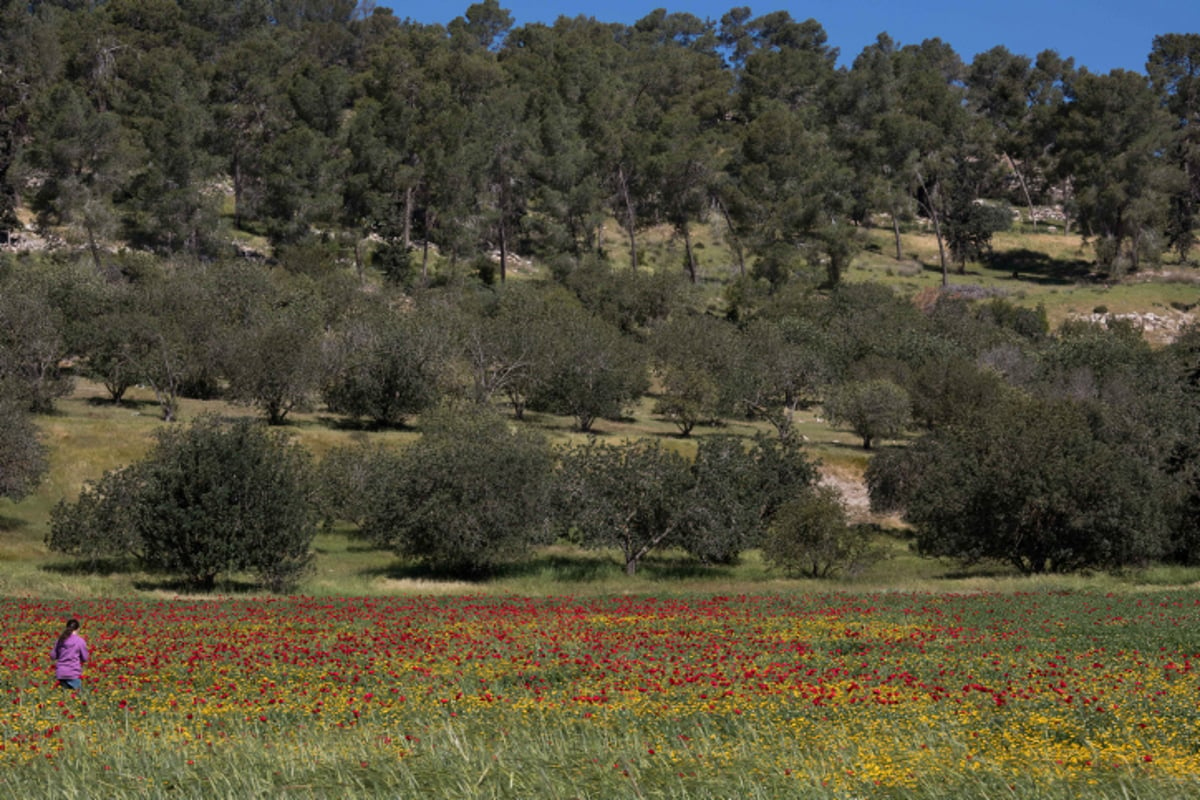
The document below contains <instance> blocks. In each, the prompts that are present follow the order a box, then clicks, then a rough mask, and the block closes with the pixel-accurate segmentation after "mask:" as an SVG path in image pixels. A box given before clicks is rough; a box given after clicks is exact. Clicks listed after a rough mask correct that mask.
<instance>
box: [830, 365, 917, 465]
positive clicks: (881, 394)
mask: <svg viewBox="0 0 1200 800" xmlns="http://www.w3.org/2000/svg"><path fill="white" fill-rule="evenodd" d="M825 414H826V416H828V417H829V419H830V420H832V421H833V422H834V423H838V424H845V425H848V426H849V427H850V429H851V430H853V431H854V432H855V433H856V434H857V435H858V436H859V437H861V438H862V443H863V449H865V450H870V449H871V445H872V444H873V443H874V442H875V441H876V440H877V439H882V438H888V439H890V438H894V437H896V436H899V435H900V434H901V433H903V432H904V429H905V428H906V427H907V426H908V424H909V420H910V419H911V416H912V410H911V402H910V400H909V397H908V392H906V391H904V389H903V387H900V386H897V385H896V384H895V383H892V382H891V381H889V380H885V379H874V380H866V381H850V382H847V383H844V384H842V385H841V386H837V387H835V388H834V389H833V390H832V391H830V393H829V396H828V397H827V398H826V399H825Z"/></svg>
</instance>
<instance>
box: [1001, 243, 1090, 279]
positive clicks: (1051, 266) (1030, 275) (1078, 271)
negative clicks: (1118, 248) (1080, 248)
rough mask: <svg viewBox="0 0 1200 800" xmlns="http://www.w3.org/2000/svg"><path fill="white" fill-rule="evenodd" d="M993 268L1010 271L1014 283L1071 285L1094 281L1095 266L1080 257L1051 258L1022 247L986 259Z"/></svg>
mask: <svg viewBox="0 0 1200 800" xmlns="http://www.w3.org/2000/svg"><path fill="white" fill-rule="evenodd" d="M986 264H987V266H988V267H989V268H990V269H994V270H997V271H999V272H1007V273H1009V274H1011V275H1012V277H1013V279H1014V280H1021V281H1028V282H1032V283H1040V284H1045V285H1055V286H1068V285H1072V284H1075V283H1079V282H1080V281H1091V280H1095V275H1094V273H1093V272H1092V265H1091V264H1090V263H1088V262H1087V261H1084V260H1083V259H1081V258H1073V259H1061V258H1051V257H1050V256H1048V255H1046V254H1045V253H1040V252H1038V251H1036V250H1028V249H1025V248H1020V249H1017V250H1004V251H1001V252H994V253H992V254H991V255H989V256H988V257H987V259H986Z"/></svg>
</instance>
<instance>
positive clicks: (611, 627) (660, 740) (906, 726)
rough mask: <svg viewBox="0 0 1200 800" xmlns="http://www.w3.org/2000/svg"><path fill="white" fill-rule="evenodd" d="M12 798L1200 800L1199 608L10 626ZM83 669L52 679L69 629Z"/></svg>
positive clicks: (61, 607) (206, 605) (837, 604)
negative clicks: (86, 653) (79, 677)
mask: <svg viewBox="0 0 1200 800" xmlns="http://www.w3.org/2000/svg"><path fill="white" fill-rule="evenodd" d="M0 615H2V616H3V626H4V627H3V630H4V637H3V640H2V641H0V676H2V679H3V680H2V682H0V683H2V685H3V688H4V692H5V694H4V705H3V710H2V711H0V733H2V739H0V796H3V797H21V798H35V797H55V798H71V797H78V798H84V797H87V798H94V797H205V798H211V797H228V798H233V797H237V798H247V797H271V798H274V797H297V798H299V797H347V796H351V797H513V798H622V797H634V798H639V797H645V798H651V797H663V798H668V797H669V798H703V797H730V798H733V797H737V798H744V797H764V798H766V797H770V798H779V797H818V798H821V797H829V798H850V797H905V798H907V797H912V798H934V797H937V798H960V797H989V798H996V797H1020V798H1030V797H1062V798H1067V797H1114V798H1115V797H1156V798H1165V797H1188V796H1196V795H1200V718H1198V715H1197V708H1198V707H1200V706H1198V703H1200V692H1198V690H1200V686H1198V677H1200V670H1198V669H1197V668H1198V666H1200V592H1195V591H1174V592H1171V591H1162V592H1157V593H1154V594H1149V593H1134V592H1131V593H1124V594H1116V595H1103V594H1087V593H1049V592H1046V593H1029V594H960V595H952V594H917V593H882V592H881V593H844V594H843V593H830V594H795V595H786V594H780V595H758V596H737V597H719V596H718V597H713V596H707V597H682V598H680V597H672V598H658V599H656V598H650V597H605V598H572V597H558V598H537V599H531V598H519V597H506V598H505V597H501V598H497V597H454V598H446V597H438V598H342V599H336V600H331V599H328V598H322V599H309V598H287V599H262V600H240V599H234V600H221V601H190V600H173V601H158V602H156V601H137V600H120V601H116V600H114V601H73V602H71V603H52V602H44V603H43V602H34V601H23V600H18V599H9V600H3V601H0ZM71 615H74V616H77V617H79V618H80V619H81V620H82V621H83V630H82V633H83V634H84V635H85V636H86V638H87V639H88V642H89V645H90V646H91V648H92V653H93V660H92V663H91V664H90V665H89V668H88V670H87V674H86V677H85V687H84V689H83V690H82V691H81V692H79V693H73V692H70V691H69V690H60V689H57V688H55V685H54V680H53V673H52V669H51V666H50V662H49V650H50V647H51V644H52V642H53V640H54V637H55V636H56V635H57V633H58V631H59V630H60V628H61V624H62V620H63V619H64V618H65V617H67V616H71Z"/></svg>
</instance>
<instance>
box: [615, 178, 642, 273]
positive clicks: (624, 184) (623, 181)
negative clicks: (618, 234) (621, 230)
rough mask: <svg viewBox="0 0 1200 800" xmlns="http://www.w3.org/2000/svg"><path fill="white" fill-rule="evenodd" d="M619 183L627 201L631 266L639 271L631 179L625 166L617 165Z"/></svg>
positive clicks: (626, 230)
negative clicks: (628, 177)
mask: <svg viewBox="0 0 1200 800" xmlns="http://www.w3.org/2000/svg"><path fill="white" fill-rule="evenodd" d="M617 183H618V184H619V185H620V188H621V199H622V200H624V201H625V232H626V233H627V234H628V235H629V268H630V269H632V270H633V271H635V272H636V271H637V268H638V261H637V235H636V234H637V217H636V215H635V214H634V212H633V197H632V196H631V195H630V194H629V180H628V179H627V178H626V177H625V168H624V167H617Z"/></svg>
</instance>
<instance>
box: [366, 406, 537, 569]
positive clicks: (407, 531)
mask: <svg viewBox="0 0 1200 800" xmlns="http://www.w3.org/2000/svg"><path fill="white" fill-rule="evenodd" d="M422 422H423V428H424V431H423V433H422V436H421V438H420V439H419V440H418V441H416V442H414V443H413V444H412V445H410V446H409V447H407V448H406V449H404V450H403V451H401V452H400V453H398V454H396V456H395V457H393V458H387V457H384V458H379V457H375V458H373V459H370V460H369V461H368V463H369V464H373V465H374V466H375V468H376V469H377V470H379V471H382V474H378V473H377V474H376V475H374V476H372V477H371V478H370V479H369V480H368V486H369V487H372V494H371V495H370V496H369V501H368V504H367V510H366V512H365V517H364V520H363V525H362V532H363V534H364V535H366V536H367V537H369V538H370V539H372V540H373V541H375V542H376V543H378V544H380V545H381V546H385V547H389V548H391V549H393V550H394V551H396V553H398V554H399V555H403V556H407V557H409V558H414V559H417V560H419V561H421V562H422V563H424V564H425V565H427V566H428V567H430V568H431V569H433V570H436V571H438V572H444V573H450V574H455V575H461V576H464V577H473V576H476V575H481V574H486V573H487V572H489V571H491V570H493V569H495V568H496V567H497V566H499V565H501V564H504V563H508V562H511V561H515V560H517V559H519V558H521V557H522V556H524V555H525V554H526V553H527V552H528V550H529V548H530V547H531V546H532V545H533V544H536V543H542V542H543V541H544V539H543V537H542V534H543V533H544V532H545V531H547V530H548V528H547V526H544V525H543V524H542V522H541V520H542V519H543V518H544V516H545V504H546V498H547V493H548V490H549V484H550V475H551V468H552V466H553V461H552V457H551V452H550V446H549V444H547V442H546V441H545V439H544V438H543V437H542V436H540V435H539V434H536V433H533V432H530V431H527V430H515V431H514V430H510V428H509V426H508V422H507V421H506V420H504V419H502V418H501V417H500V416H499V415H496V414H492V413H489V412H487V411H485V410H482V409H479V408H474V407H473V408H470V409H468V410H466V411H462V412H455V411H454V410H451V409H438V410H437V411H436V412H434V413H431V414H429V415H427V417H426V418H424V419H423V421H422Z"/></svg>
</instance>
